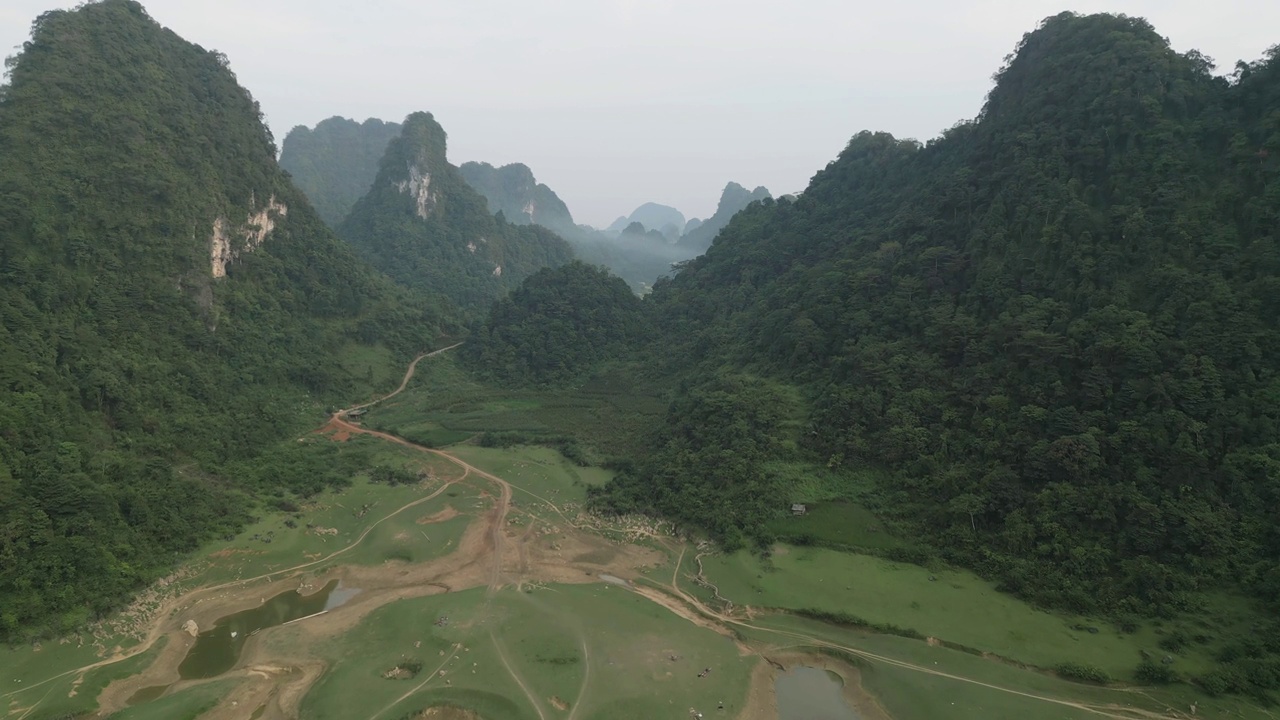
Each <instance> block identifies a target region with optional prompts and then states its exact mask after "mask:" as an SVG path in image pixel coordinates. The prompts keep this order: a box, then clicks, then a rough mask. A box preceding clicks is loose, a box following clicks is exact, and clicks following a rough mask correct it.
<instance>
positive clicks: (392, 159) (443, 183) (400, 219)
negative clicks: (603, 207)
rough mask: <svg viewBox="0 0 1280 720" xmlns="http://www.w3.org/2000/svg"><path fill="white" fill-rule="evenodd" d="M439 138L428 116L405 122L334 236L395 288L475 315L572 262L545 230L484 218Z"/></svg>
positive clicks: (416, 115)
mask: <svg viewBox="0 0 1280 720" xmlns="http://www.w3.org/2000/svg"><path fill="white" fill-rule="evenodd" d="M445 140H446V137H445V132H444V129H443V128H441V127H440V124H439V123H437V122H436V121H435V118H433V117H432V116H431V115H430V114H429V113H422V112H420V113H414V114H412V115H410V116H409V117H407V118H405V121H404V123H403V125H402V128H401V132H400V135H399V137H397V138H395V139H394V140H392V141H391V144H390V146H388V147H387V151H386V154H385V155H384V156H383V158H382V161H381V164H380V166H379V170H378V176H377V179H376V180H375V181H374V184H373V188H372V189H371V190H370V191H369V193H368V194H367V195H365V196H364V197H363V198H361V199H360V200H359V201H358V202H357V203H356V205H355V207H354V208H353V209H352V210H351V213H350V215H348V216H347V219H346V220H344V221H343V223H342V224H341V225H340V226H339V228H338V234H339V235H340V236H341V237H342V238H343V239H345V240H346V241H347V242H349V243H351V245H352V246H353V247H355V248H356V250H357V252H359V253H360V254H361V255H363V256H364V257H365V258H367V259H368V260H369V262H371V263H372V264H373V266H374V267H376V268H378V269H380V270H382V271H383V272H385V273H387V275H389V276H391V277H392V278H393V279H394V280H396V281H397V282H399V283H401V284H402V285H404V286H406V287H409V288H414V289H419V290H425V291H430V292H437V293H441V294H443V295H444V296H446V297H448V298H449V299H450V300H452V301H453V302H454V303H455V304H456V305H457V306H458V307H459V308H461V309H462V311H463V312H464V313H466V314H468V315H471V316H478V315H480V314H482V313H483V312H484V311H485V310H487V309H488V307H489V304H490V303H491V302H492V301H493V300H494V299H496V298H498V297H501V296H502V295H503V294H505V293H506V292H508V291H509V290H510V289H511V288H514V287H516V286H517V285H519V284H520V281H521V280H523V279H524V278H526V277H528V276H529V275H531V274H533V273H534V272H536V271H538V270H539V269H541V268H544V267H554V266H556V265H563V264H564V263H566V262H569V261H570V260H572V259H573V252H572V250H570V248H569V246H568V244H566V243H565V241H564V240H562V239H561V238H560V237H559V236H557V235H556V234H555V233H553V232H551V231H550V230H547V229H545V228H542V227H539V226H536V225H514V224H512V223H509V222H507V221H506V220H504V219H503V218H502V217H495V216H494V215H491V214H490V213H489V210H488V206H487V205H486V203H485V199H484V198H483V197H482V196H481V195H480V194H479V193H477V192H476V191H475V190H473V189H472V188H471V186H469V185H467V183H466V181H465V180H463V178H462V175H461V173H459V172H458V169H457V168H455V167H454V166H452V165H450V164H449V162H448V160H447V159H446V157H445Z"/></svg>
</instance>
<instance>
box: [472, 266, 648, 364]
mask: <svg viewBox="0 0 1280 720" xmlns="http://www.w3.org/2000/svg"><path fill="white" fill-rule="evenodd" d="M646 320H647V319H646V318H645V317H644V314H643V312H642V308H641V305H640V299H639V298H637V297H636V296H635V294H633V293H632V292H631V291H630V289H628V288H627V284H626V283H625V282H623V281H622V279H620V278H618V277H616V276H614V275H610V274H609V272H608V271H606V270H604V269H602V268H596V267H592V266H590V265H585V264H583V263H581V262H572V263H569V264H568V265H562V266H560V267H558V268H546V269H543V270H539V271H538V272H536V273H534V274H533V275H530V276H529V277H528V278H527V279H525V281H524V282H523V283H522V284H521V285H520V287H519V288H517V289H516V290H515V291H513V292H512V293H511V295H509V296H508V297H505V298H502V299H501V300H499V301H497V302H495V303H494V304H493V308H492V309H491V310H490V311H489V315H488V317H487V318H486V319H485V322H483V323H481V324H480V325H479V326H478V327H477V329H476V331H475V333H474V334H473V335H472V337H471V338H470V339H469V340H468V341H467V345H466V347H465V348H464V349H463V357H464V358H466V360H467V361H468V363H469V364H470V365H471V366H472V367H473V368H475V369H476V370H477V371H478V372H479V374H480V375H482V376H484V377H488V378H491V379H493V380H496V381H498V382H500V383H503V384H511V385H520V384H530V383H532V384H542V383H554V382H563V381H565V380H569V379H572V378H574V377H577V376H579V375H581V374H582V373H583V372H585V371H587V370H589V369H591V368H592V367H594V366H596V365H598V364H599V363H600V362H602V361H604V360H607V359H610V358H613V357H617V356H619V355H621V354H622V353H624V352H626V351H627V350H629V349H632V348H633V347H634V346H635V345H636V344H637V342H639V341H640V340H642V339H644V338H645V337H646V336H647V335H648V334H649V325H648V323H647V321H646Z"/></svg>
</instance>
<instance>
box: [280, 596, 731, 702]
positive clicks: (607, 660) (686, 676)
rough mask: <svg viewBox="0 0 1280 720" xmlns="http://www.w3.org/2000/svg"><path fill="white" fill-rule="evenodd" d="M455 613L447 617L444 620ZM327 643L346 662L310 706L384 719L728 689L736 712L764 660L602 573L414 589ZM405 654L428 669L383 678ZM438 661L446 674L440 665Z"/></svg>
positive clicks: (283, 641)
mask: <svg viewBox="0 0 1280 720" xmlns="http://www.w3.org/2000/svg"><path fill="white" fill-rule="evenodd" d="M446 616H447V617H448V618H449V620H448V624H446V625H443V626H439V625H436V621H437V619H438V618H440V617H446ZM271 642H272V643H273V644H279V645H280V647H281V648H282V649H285V648H288V647H289V644H290V642H291V638H290V637H289V635H288V633H279V634H276V635H273V636H272V638H271ZM326 652H327V653H328V656H329V657H330V658H331V659H333V660H335V661H336V659H338V658H342V659H343V662H341V663H336V662H335V664H334V665H333V666H332V669H331V670H330V671H329V672H328V673H327V674H326V675H325V676H324V677H323V678H322V679H321V680H320V682H319V683H318V684H317V685H316V687H315V689H314V690H313V691H312V692H311V693H309V694H308V696H307V698H306V700H305V701H304V706H303V708H302V716H303V717H307V718H316V719H317V720H325V719H326V718H342V719H343V720H350V719H352V718H367V719H368V720H382V719H385V718H400V717H403V716H404V715H405V714H407V713H409V712H411V711H415V710H419V709H422V708H425V707H429V706H432V705H437V704H451V705H456V706H460V707H465V708H469V709H472V710H475V711H477V712H479V713H480V714H481V715H482V716H483V717H485V718H486V719H495V720H496V719H497V718H513V719H514V718H537V717H538V715H539V714H538V712H537V711H536V710H535V708H534V705H535V703H536V704H537V705H538V707H540V708H541V710H542V712H544V713H549V714H548V717H562V716H563V712H565V711H564V710H561V709H560V708H568V709H572V708H573V707H574V706H575V705H579V704H580V705H581V706H582V707H581V708H580V709H579V710H578V712H577V715H576V717H579V718H583V719H584V720H585V719H587V718H600V719H601V720H604V719H613V718H616V719H619V720H628V719H630V718H635V719H636V720H640V719H644V720H649V719H650V718H656V717H685V716H687V713H688V708H690V707H694V708H700V709H709V708H715V707H716V703H717V702H718V701H720V700H723V701H725V704H726V711H727V713H729V714H728V715H727V716H728V717H732V714H736V711H737V710H738V709H740V708H741V706H742V701H743V698H744V697H745V693H746V687H747V680H748V677H749V675H750V671H751V668H752V667H753V665H754V662H755V660H754V659H752V658H750V657H743V656H740V655H739V654H738V652H737V649H736V647H735V646H734V644H733V642H732V641H730V640H729V639H727V638H725V637H723V636H720V635H717V634H716V633H714V632H711V631H710V630H703V629H700V628H696V627H693V626H690V625H689V624H688V623H687V622H686V621H684V620H682V619H680V618H678V617H676V616H675V615H673V614H671V613H670V612H668V611H667V610H665V609H663V608H661V607H659V606H657V605H655V604H653V603H652V602H650V601H648V600H645V599H644V598H641V597H639V596H638V595H635V594H634V593H631V592H629V591H627V590H625V589H622V588H619V587H615V586H611V585H607V584H603V583H601V584H594V585H581V586H576V585H575V586H566V585H554V586H550V587H546V588H540V589H536V590H532V591H530V592H518V591H515V590H506V591H502V592H500V593H498V594H496V595H494V596H492V597H491V598H486V597H485V592H484V591H483V590H480V589H477V590H469V591H465V592H460V593H451V594H447V595H438V596H432V597H426V598H420V599H415V600H405V601H401V602H397V603H394V604H392V605H388V606H386V607H383V608H380V609H379V610H377V611H375V612H374V613H373V614H371V615H370V616H369V617H368V618H367V619H366V620H365V621H364V622H363V623H361V625H360V626H359V627H357V628H356V629H354V630H353V631H351V632H350V633H347V634H346V635H344V636H343V637H342V638H340V639H339V640H337V641H336V642H335V643H333V645H332V646H331V647H329V648H326ZM672 657H676V658H677V659H676V660H671V659H670V658H672ZM405 662H413V663H421V665H422V670H421V672H420V673H419V674H418V675H417V676H416V677H414V678H412V679H396V680H392V679H385V678H383V677H382V675H383V673H385V672H386V671H388V670H390V669H392V668H394V667H395V666H396V665H397V664H399V663H405ZM707 667H710V668H712V672H711V673H710V674H708V675H707V676H706V677H701V678H700V677H698V673H699V672H700V671H701V670H702V669H704V668H707ZM438 670H443V671H444V675H439V674H435V675H432V673H435V672H437V671H438ZM522 686H523V687H522ZM406 694H407V695H408V697H405V698H404V699H400V698H402V696H405V695H406Z"/></svg>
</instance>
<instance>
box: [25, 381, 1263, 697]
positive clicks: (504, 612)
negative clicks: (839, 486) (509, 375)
mask: <svg viewBox="0 0 1280 720" xmlns="http://www.w3.org/2000/svg"><path fill="white" fill-rule="evenodd" d="M424 358H425V356H424ZM424 358H419V360H423V359H424ZM417 362H418V361H415V364H414V365H413V366H411V367H410V368H409V370H408V372H407V373H406V375H405V377H404V381H403V382H402V383H401V384H400V387H399V389H398V390H397V391H396V392H395V393H392V394H391V395H389V396H387V398H383V400H387V399H389V398H391V397H393V396H395V395H397V394H399V393H400V392H402V391H404V390H405V388H406V387H407V386H408V385H409V384H410V381H411V380H412V378H413V374H414V370H415V368H416V366H417ZM378 402H381V401H378ZM374 404H375V403H366V404H364V405H358V406H355V407H353V408H349V409H347V410H344V411H340V412H337V413H335V414H334V415H333V416H332V417H331V418H330V420H329V422H328V423H327V424H326V425H325V426H324V427H323V428H322V429H321V430H320V431H318V432H317V433H314V434H311V435H308V436H306V437H303V438H299V440H298V441H299V442H301V443H330V442H341V443H348V444H352V445H361V446H365V447H370V448H375V449H376V451H377V452H378V453H380V456H379V457H380V458H381V459H383V460H384V461H385V462H387V463H391V464H396V465H399V466H401V467H404V468H409V469H413V470H414V471H416V473H417V477H418V478H419V481H418V482H417V483H412V484H409V485H401V486H393V487H389V486H385V485H374V484H370V483H368V482H358V483H357V484H356V485H355V486H354V487H352V488H351V489H349V490H347V491H344V492H341V493H334V494H326V495H323V496H321V497H319V498H318V499H316V500H314V501H313V502H310V503H308V504H307V505H306V506H304V507H301V508H298V510H297V511H296V512H294V513H293V514H292V515H278V516H272V517H269V518H266V519H264V520H262V521H261V522H259V523H258V524H257V525H255V526H254V527H252V528H250V529H249V530H246V531H245V533H243V534H242V535H241V536H239V537H236V538H234V539H230V540H228V541H226V542H223V543H220V544H218V545H217V546H215V547H212V548H210V549H209V550H208V551H207V552H205V553H204V554H202V555H201V556H200V557H199V558H198V559H195V560H193V561H192V562H191V563H189V564H188V565H187V566H186V567H184V568H183V570H182V571H180V572H179V573H177V574H176V575H175V576H174V577H173V578H171V579H169V580H168V581H166V582H165V583H163V584H162V585H161V586H159V587H157V588H155V589H153V590H152V591H149V592H148V593H146V594H144V595H143V596H142V597H141V598H140V599H139V601H138V602H137V603H135V605H134V607H132V608H130V609H129V610H128V611H126V612H124V613H122V614H121V615H120V616H118V617H117V618H115V619H114V620H113V621H112V622H110V623H105V624H103V625H102V626H101V627H99V628H96V629H95V630H94V631H93V632H87V633H86V634H85V636H84V637H81V638H75V639H67V640H64V641H63V642H60V643H47V644H46V646H45V647H41V648H26V649H21V650H9V651H4V652H3V653H0V677H5V676H9V675H11V676H12V681H11V682H6V683H5V687H0V717H2V718H7V719H10V720H36V719H37V718H61V717H77V718H79V717H83V718H90V717H94V718H101V717H113V718H118V719H121V720H124V719H146V718H164V719H166V720H168V719H172V718H197V717H198V718H205V719H208V720H220V719H222V718H226V719H232V718H254V719H259V720H286V719H290V718H299V717H301V718H307V719H308V720H312V719H315V720H325V719H327V718H334V719H342V720H350V719H353V718H354V719H358V720H405V719H408V718H484V719H486V720H500V719H503V718H528V719H530V720H532V719H535V718H536V719H537V720H551V719H553V718H554V719H556V720H588V719H589V718H599V719H602V720H603V719H606V718H608V719H616V718H623V719H625V718H636V719H637V720H639V719H641V718H644V719H649V718H663V717H669V718H689V717H706V718H726V719H729V718H736V719H737V720H766V719H768V720H772V719H773V718H783V719H784V720H785V719H787V718H793V717H801V715H797V714H795V713H796V712H798V711H797V710H796V709H795V708H789V707H781V708H780V707H778V697H779V696H778V695H777V694H776V693H775V682H776V681H777V679H778V677H779V676H780V675H782V674H784V673H786V672H787V671H788V670H789V669H791V668H795V667H798V666H807V667H814V668H822V669H825V670H828V671H830V673H833V674H834V676H835V677H836V678H838V679H839V682H840V684H841V686H842V687H841V690H840V693H841V695H842V696H843V698H844V701H845V703H846V705H847V708H846V709H847V710H848V711H849V715H848V717H850V718H854V717H856V718H862V719H864V720H889V719H894V720H915V719H916V718H921V719H923V718H937V717H948V718H970V717H972V718H1009V719H1013V718H1028V717H1037V718H1050V717H1052V718H1098V717H1102V718H1116V719H1127V720H1137V719H1146V718H1169V717H1192V716H1193V715H1194V716H1195V717H1198V718H1200V717H1209V718H1228V717H1232V718H1235V717H1257V718H1263V717H1271V715H1270V714H1269V713H1267V712H1265V711H1263V710H1261V709H1258V708H1254V707H1252V706H1250V705H1249V704H1248V703H1245V702H1241V701H1236V700H1209V699H1204V698H1199V697H1197V696H1196V695H1195V694H1194V693H1192V692H1191V690H1190V689H1189V688H1186V687H1185V686H1183V687H1175V688H1172V689H1168V688H1165V689H1158V690H1157V689H1152V688H1140V687H1097V686H1090V685H1082V684H1077V683H1070V682H1066V681H1064V680H1061V679H1059V678H1057V677H1054V676H1052V675H1051V674H1049V673H1046V672H1043V671H1041V670H1037V669H1035V667H1032V665H1031V664H1035V665H1042V666H1048V664H1050V663H1051V661H1052V659H1053V658H1068V657H1069V656H1071V654H1072V653H1073V652H1075V650H1073V649H1072V647H1073V646H1071V645H1070V641H1069V640H1064V639H1062V638H1061V637H1059V635H1061V633H1058V634H1057V635H1055V636H1054V637H1053V638H1052V641H1053V642H1054V643H1063V646H1062V648H1058V647H1057V646H1056V645H1054V646H1050V648H1049V650H1044V648H1043V647H1039V649H1037V648H1038V646H1037V644H1036V643H1035V642H1034V641H1029V640H1027V639H1026V638H1023V639H1022V641H1021V643H1019V642H1014V641H1010V640H1009V637H1010V635H1009V633H1010V632H1013V631H1015V630H1017V629H1019V628H1026V627H1033V626H1034V627H1040V626H1037V625H1034V623H1053V622H1068V620H1065V619H1062V618H1053V617H1051V616H1047V615H1046V617H1050V619H1049V620H1046V619H1045V618H1041V617H1038V616H1034V613H1035V611H1033V610H1031V609H1030V608H1027V607H1026V606H1024V605H1021V604H1020V603H1017V602H1016V601H1013V600H1011V599H1009V598H1007V597H1005V596H998V597H997V596H994V595H993V596H987V595H982V596H981V597H982V598H984V599H983V600H981V602H982V603H983V604H986V605H988V606H989V607H988V609H989V610H990V612H989V613H988V614H987V615H985V616H974V615H966V614H964V612H959V611H955V612H953V611H952V610H946V609H945V608H943V609H941V610H939V611H938V613H937V614H934V615H929V614H928V613H924V614H922V612H923V611H922V610H921V608H920V607H919V605H918V604H917V603H914V602H911V601H908V600H906V599H905V598H906V597H907V596H908V595H910V594H911V593H915V592H918V591H919V588H917V587H915V586H911V585H910V584H911V583H913V582H923V583H925V585H924V586H923V587H924V588H926V589H928V588H931V587H933V588H934V589H936V590H937V592H936V593H934V597H935V600H934V602H936V603H937V604H938V605H939V606H942V605H946V606H949V607H953V609H954V607H963V606H965V603H967V602H971V598H972V597H974V596H970V595H966V591H965V589H964V587H965V584H966V583H973V580H972V579H971V578H968V577H964V576H961V575H960V574H956V575H954V576H953V575H948V576H946V577H945V578H944V581H945V582H946V587H943V585H942V583H935V584H934V585H930V583H934V581H933V579H932V577H933V576H932V575H929V573H928V572H926V571H924V570H923V569H920V568H914V566H896V565H894V564H889V565H885V564H884V563H883V561H879V560H878V559H866V558H863V556H856V555H851V554H848V553H835V552H834V551H813V550H810V549H804V548H787V547H779V548H777V549H776V550H775V552H774V553H773V556H774V557H773V562H772V564H771V565H770V566H769V567H764V566H761V565H759V564H758V561H757V560H753V559H751V558H750V557H741V556H729V557H724V556H720V555H716V554H715V553H714V552H713V551H712V550H711V549H710V548H708V547H705V546H702V545H696V546H695V545H693V544H691V543H690V542H688V541H686V540H684V539H681V538H678V537H675V536H673V535H672V534H671V533H670V528H667V527H664V526H663V525H662V524H661V523H656V522H653V521H650V520H647V519H644V518H624V519H614V520H606V519H602V518H599V517H596V516H593V515H591V514H588V513H585V512H583V511H582V502H583V500H584V499H585V487H586V486H587V485H589V484H591V483H595V482H603V481H604V479H605V478H606V474H605V473H603V472H602V471H598V470H590V469H584V468H577V467H574V466H572V465H571V464H569V463H567V462H566V461H565V459H564V458H563V457H561V456H560V454H559V453H557V452H555V451H553V450H550V449H547V448H542V447H534V446H517V447H514V448H508V449H491V448H482V447H478V446H475V445H469V444H463V445H455V446H451V447H450V448H449V449H447V450H445V449H439V448H434V447H426V446H424V445H420V444H416V443H414V442H410V441H409V440H406V439H405V438H403V437H401V436H399V435H396V434H393V433H390V432H383V431H380V430H375V429H372V428H370V427H366V426H365V425H362V424H360V423H359V422H358V421H357V420H356V419H354V418H353V417H352V416H351V415H350V413H351V411H352V410H357V409H366V408H368V407H370V406H372V405H374ZM859 558H863V559H859ZM913 568H914V569H913ZM921 573H923V575H929V577H930V579H929V580H923V579H922V577H923V576H922V577H920V578H917V577H916V575H920V574H921ZM753 574H754V577H753ZM766 575H767V576H766ZM333 581H338V582H339V583H340V585H339V587H342V588H347V589H348V590H349V592H353V593H354V594H353V595H351V597H350V598H349V599H348V600H347V601H346V602H345V603H344V604H341V605H339V606H337V607H333V608H331V609H329V610H328V611H325V612H323V613H321V614H318V615H315V616H311V617H306V618H303V619H300V620H297V621H294V622H289V623H286V624H282V625H279V626H277V627H269V628H265V629H263V630H262V631H261V632H260V633H256V634H254V635H253V636H252V637H249V638H248V639H247V641H245V642H244V644H243V647H242V649H241V650H240V655H239V657H238V660H237V661H236V662H235V664H234V666H233V667H232V669H230V670H229V671H227V672H225V673H222V674H220V675H217V676H215V677H212V678H207V679H197V678H185V679H184V678H183V677H182V675H181V673H180V672H179V665H180V664H181V663H182V660H183V658H184V657H185V656H186V655H187V653H188V652H189V651H190V649H191V648H192V647H193V646H194V645H195V643H196V642H197V638H196V635H197V634H198V633H199V631H202V630H206V629H208V628H212V627H214V626H215V625H216V624H217V623H218V621H219V620H220V619H222V618H224V617H226V616H228V615H230V614H232V613H236V612H239V611H243V610H247V609H251V608H255V607H258V606H260V605H262V604H263V603H264V602H266V600H267V599H268V598H271V597H273V596H276V595H278V594H281V593H290V592H295V591H296V592H298V593H311V592H314V591H316V590H318V589H320V588H322V587H326V586H328V585H329V584H330V583H332V582H333ZM855 586H857V590H856V591H855V590H854V588H855ZM842 587H843V588H844V590H841V588H842ZM973 587H974V588H976V589H977V591H979V592H983V591H985V588H982V587H979V586H978V585H974V586H973ZM913 605H914V606H915V607H912V606H913ZM783 607H791V608H793V609H799V608H801V607H812V608H814V609H819V610H823V609H826V610H828V611H837V610H838V611H841V612H845V613H848V614H851V615H858V616H866V617H870V618H872V619H874V620H875V621H876V622H882V623H893V622H898V623H901V622H903V618H909V619H911V620H912V621H913V622H915V621H920V618H922V617H926V616H927V618H928V619H931V620H932V621H933V622H935V624H936V628H935V627H933V626H930V636H929V637H927V638H924V639H912V638H909V637H900V636H897V635H893V634H885V633H879V632H872V631H869V630H866V629H858V628H852V627H842V626H834V625H830V624H826V623H822V622H818V621H815V620H810V619H806V618H804V617H800V616H798V615H793V614H791V613H789V612H784V611H781V610H778V609H777V608H783ZM766 608H774V609H766ZM966 612H967V611H966ZM948 613H951V614H948ZM975 618H976V619H975ZM958 623H963V625H958ZM192 624H194V626H193V625H192ZM1002 624H1008V625H1009V628H1008V630H1007V631H1006V628H1004V627H1000V626H1001V625H1002ZM1044 626H1045V627H1047V626H1048V625H1044ZM935 634H936V636H937V637H935ZM955 638H962V639H963V640H964V645H965V647H964V648H960V649H957V647H958V646H957V643H955V642H946V641H949V640H954V639H955ZM1001 638H1003V641H1001V640H1000V639H1001ZM1102 640H1103V639H1099V640H1098V642H1099V643H1101V642H1102ZM1108 642H1110V641H1108ZM1086 644H1087V643H1086ZM1090 647H1092V646H1090ZM1098 647H1100V648H1104V649H1103V650H1101V651H1098V652H1101V653H1105V652H1109V650H1106V649H1105V648H1107V647H1110V646H1107V645H1098ZM993 650H998V651H999V655H1000V656H997V655H992V654H989V653H988V652H987V651H993ZM1023 652H1026V653H1029V654H1030V655H1033V656H1034V657H1031V658H1030V659H1027V658H1019V657H1010V656H1011V655H1012V656H1017V655H1018V654H1019V653H1023ZM1037 652H1039V654H1038V655H1037V654H1036V653H1037ZM1090 652H1093V651H1092V650H1091V651H1090ZM1055 653H1057V654H1055ZM1060 661H1061V660H1060ZM1024 662H1025V663H1031V664H1025V665H1024V664H1023V663H1024ZM855 712H856V714H854V713H855Z"/></svg>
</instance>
